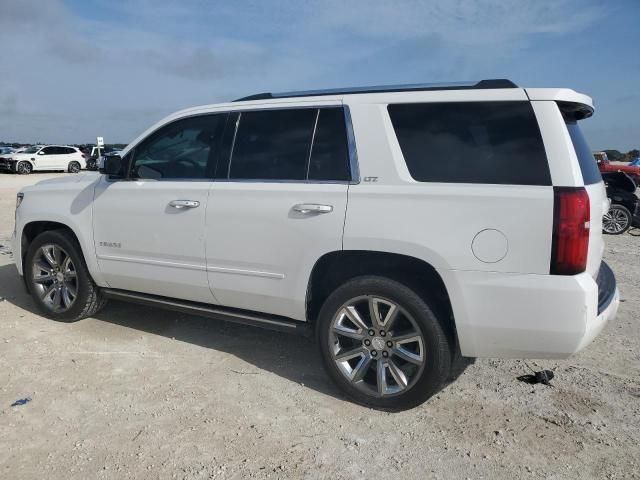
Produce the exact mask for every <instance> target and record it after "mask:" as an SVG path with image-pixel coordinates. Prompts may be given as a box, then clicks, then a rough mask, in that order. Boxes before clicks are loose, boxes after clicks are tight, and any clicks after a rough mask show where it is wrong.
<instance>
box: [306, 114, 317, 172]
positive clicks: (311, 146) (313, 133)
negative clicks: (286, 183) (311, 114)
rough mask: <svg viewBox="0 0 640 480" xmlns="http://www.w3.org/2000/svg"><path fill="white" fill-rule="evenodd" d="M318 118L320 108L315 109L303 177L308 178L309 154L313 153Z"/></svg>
mask: <svg viewBox="0 0 640 480" xmlns="http://www.w3.org/2000/svg"><path fill="white" fill-rule="evenodd" d="M319 118H320V109H319V108H318V109H317V110H316V119H315V121H314V122H313V132H312V133H311V144H310V145H309V155H308V156H307V172H306V173H305V175H304V178H305V179H307V180H309V169H310V168H311V155H313V142H315V141H316V130H317V129H318V119H319Z"/></svg>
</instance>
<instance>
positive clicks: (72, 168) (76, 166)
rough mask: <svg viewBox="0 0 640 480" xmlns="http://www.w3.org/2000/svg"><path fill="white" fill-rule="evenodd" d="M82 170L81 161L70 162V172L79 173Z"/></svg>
mask: <svg viewBox="0 0 640 480" xmlns="http://www.w3.org/2000/svg"><path fill="white" fill-rule="evenodd" d="M79 171H80V162H75V161H74V162H69V168H68V172H69V173H78V172H79Z"/></svg>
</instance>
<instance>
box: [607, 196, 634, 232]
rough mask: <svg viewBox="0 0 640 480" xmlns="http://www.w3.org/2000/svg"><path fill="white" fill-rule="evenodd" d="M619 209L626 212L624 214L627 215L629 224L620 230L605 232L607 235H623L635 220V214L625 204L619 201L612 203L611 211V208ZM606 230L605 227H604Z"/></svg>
mask: <svg viewBox="0 0 640 480" xmlns="http://www.w3.org/2000/svg"><path fill="white" fill-rule="evenodd" d="M614 209H615V210H619V211H621V212H622V213H624V215H625V216H626V217H627V226H626V227H625V228H623V229H622V230H620V231H619V232H605V233H606V234H607V235H622V234H623V233H625V232H626V231H627V230H629V228H631V222H632V221H633V216H632V215H631V212H630V211H629V209H628V208H627V207H625V206H624V205H620V204H619V203H614V204H612V205H611V207H610V208H609V212H610V211H611V210H614ZM603 230H604V228H603Z"/></svg>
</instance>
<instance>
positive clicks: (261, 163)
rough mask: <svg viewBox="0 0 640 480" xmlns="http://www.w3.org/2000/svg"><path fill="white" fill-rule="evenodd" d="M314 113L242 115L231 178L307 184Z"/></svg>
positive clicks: (289, 111) (263, 112)
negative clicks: (301, 181)
mask: <svg viewBox="0 0 640 480" xmlns="http://www.w3.org/2000/svg"><path fill="white" fill-rule="evenodd" d="M316 112H317V110H315V109H311V108H309V109H299V110H294V109H288V110H263V111H253V112H242V113H241V115H240V123H239V126H238V130H237V133H236V140H235V143H234V145H233V153H232V155H231V168H230V170H229V178H232V179H264V180H305V179H306V175H307V160H308V158H309V148H310V146H311V136H312V134H313V126H314V124H315V120H316Z"/></svg>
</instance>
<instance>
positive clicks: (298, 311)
mask: <svg viewBox="0 0 640 480" xmlns="http://www.w3.org/2000/svg"><path fill="white" fill-rule="evenodd" d="M230 120H231V121H230V122H229V123H228V125H229V126H230V128H229V129H228V130H227V132H226V133H225V136H226V137H227V145H228V150H229V154H228V155H227V156H225V159H224V161H221V162H220V163H219V164H218V168H217V171H216V182H215V183H214V184H213V187H212V190H211V196H210V199H209V204H208V207H207V221H206V223H207V248H206V250H207V270H208V277H209V283H210V285H211V288H212V289H213V292H214V294H215V297H216V298H217V299H218V301H219V302H220V303H221V304H223V305H226V306H230V307H236V308H243V309H248V310H257V311H261V312H266V313H272V314H278V315H284V316H287V317H290V318H295V319H299V320H304V319H305V298H306V292H307V284H308V280H309V277H310V274H311V271H312V269H313V266H314V264H315V262H316V261H317V260H318V259H319V258H320V257H322V255H324V254H326V253H328V252H332V251H336V250H341V249H342V232H343V226H344V219H345V211H346V204H347V190H348V185H349V181H350V180H351V179H352V173H351V169H350V158H349V149H348V141H347V132H346V123H345V113H344V110H343V108H342V107H341V106H325V107H323V108H318V107H311V108H287V109H274V110H254V111H243V112H240V113H237V112H236V113H234V114H232V116H231V117H230Z"/></svg>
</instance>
